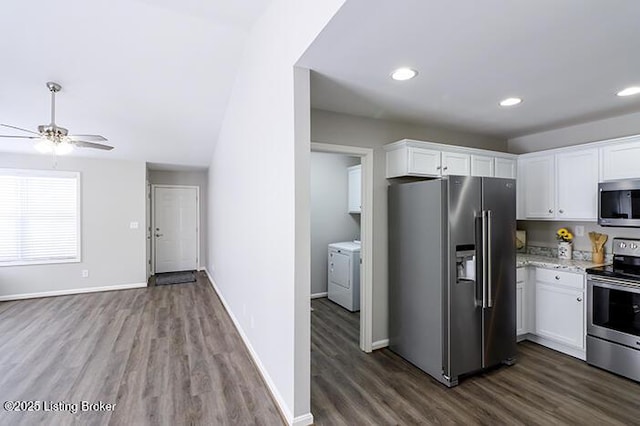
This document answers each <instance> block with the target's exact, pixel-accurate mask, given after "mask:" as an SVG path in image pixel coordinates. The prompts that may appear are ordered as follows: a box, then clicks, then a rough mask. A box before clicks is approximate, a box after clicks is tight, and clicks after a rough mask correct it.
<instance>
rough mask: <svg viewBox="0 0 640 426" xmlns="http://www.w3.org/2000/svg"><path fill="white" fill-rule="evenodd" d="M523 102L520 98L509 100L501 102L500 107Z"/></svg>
mask: <svg viewBox="0 0 640 426" xmlns="http://www.w3.org/2000/svg"><path fill="white" fill-rule="evenodd" d="M520 102H522V99H520V98H507V99H503V100H501V101H500V106H514V105H518V104H519V103H520Z"/></svg>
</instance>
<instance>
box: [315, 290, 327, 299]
mask: <svg viewBox="0 0 640 426" xmlns="http://www.w3.org/2000/svg"><path fill="white" fill-rule="evenodd" d="M321 297H327V292H326V291H323V292H322V293H313V294H312V295H311V298H312V299H320V298H321Z"/></svg>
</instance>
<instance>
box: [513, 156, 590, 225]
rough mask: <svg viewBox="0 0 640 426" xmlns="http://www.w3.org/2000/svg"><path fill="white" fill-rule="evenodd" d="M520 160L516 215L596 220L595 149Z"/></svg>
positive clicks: (524, 217)
mask: <svg viewBox="0 0 640 426" xmlns="http://www.w3.org/2000/svg"><path fill="white" fill-rule="evenodd" d="M519 163H520V165H519V167H521V170H520V174H519V176H520V181H519V182H518V189H519V191H520V196H519V202H520V203H523V204H524V206H520V207H521V210H520V214H519V216H520V217H519V218H523V219H555V220H584V221H595V220H596V219H597V214H598V150H597V148H591V149H572V150H564V151H561V152H559V153H557V154H549V155H534V156H522V157H521V158H520V162H519ZM522 207H524V208H522Z"/></svg>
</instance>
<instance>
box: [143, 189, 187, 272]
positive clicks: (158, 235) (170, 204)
mask: <svg viewBox="0 0 640 426" xmlns="http://www.w3.org/2000/svg"><path fill="white" fill-rule="evenodd" d="M153 199H154V230H153V231H154V232H153V239H154V247H155V273H162V272H174V271H189V270H194V269H197V266H198V190H197V188H195V187H194V188H190V187H169V186H157V187H155V188H154V197H153Z"/></svg>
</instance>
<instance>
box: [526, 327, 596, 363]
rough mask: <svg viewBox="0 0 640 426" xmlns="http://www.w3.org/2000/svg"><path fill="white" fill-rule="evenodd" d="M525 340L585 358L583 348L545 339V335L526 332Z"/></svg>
mask: <svg viewBox="0 0 640 426" xmlns="http://www.w3.org/2000/svg"><path fill="white" fill-rule="evenodd" d="M526 340H530V341H532V342H534V343H537V344H539V345H542V346H546V347H547V348H549V349H553V350H554V351H558V352H562V353H563V354H567V355H571V356H572V357H575V358H578V359H581V360H582V361H586V360H587V356H586V352H585V351H584V350H580V349H577V348H571V347H568V346H565V345H563V344H562V343H558V342H554V341H553V340H550V339H547V338H545V337H541V336H537V335H535V334H531V333H529V334H527V335H526Z"/></svg>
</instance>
